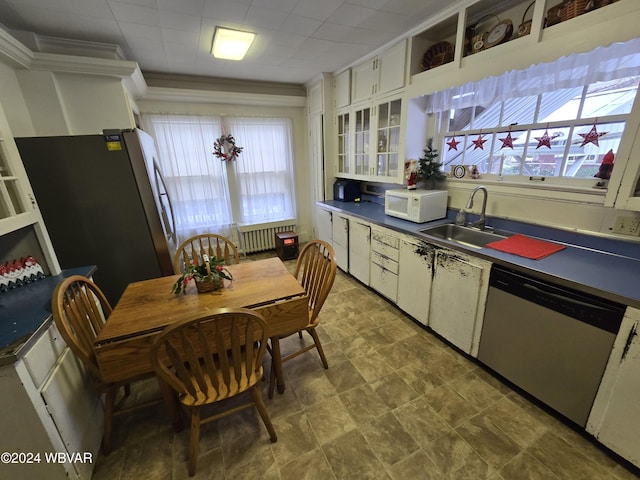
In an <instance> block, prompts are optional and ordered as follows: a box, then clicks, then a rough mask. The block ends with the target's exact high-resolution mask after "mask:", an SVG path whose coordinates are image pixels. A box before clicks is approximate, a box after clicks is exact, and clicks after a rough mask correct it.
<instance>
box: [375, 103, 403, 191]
mask: <svg viewBox="0 0 640 480" xmlns="http://www.w3.org/2000/svg"><path fill="white" fill-rule="evenodd" d="M377 112H378V115H377V122H376V125H377V127H376V165H375V175H376V176H377V177H393V178H397V177H398V175H399V173H400V172H399V170H398V169H399V165H400V119H401V113H402V100H400V99H395V100H390V101H387V102H384V103H380V104H378V107H377Z"/></svg>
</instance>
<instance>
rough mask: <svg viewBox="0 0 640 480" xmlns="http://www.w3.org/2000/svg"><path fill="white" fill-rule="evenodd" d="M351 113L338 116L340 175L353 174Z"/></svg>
mask: <svg viewBox="0 0 640 480" xmlns="http://www.w3.org/2000/svg"><path fill="white" fill-rule="evenodd" d="M349 135H350V131H349V112H345V113H342V114H338V173H351V168H350V167H351V165H350V161H351V158H350V155H349V150H350V149H349V146H350V137H349Z"/></svg>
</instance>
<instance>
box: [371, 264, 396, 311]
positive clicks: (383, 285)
mask: <svg viewBox="0 0 640 480" xmlns="http://www.w3.org/2000/svg"><path fill="white" fill-rule="evenodd" d="M371 287H372V288H373V289H374V290H376V291H377V292H379V293H380V294H382V295H384V296H385V297H387V298H388V299H389V300H391V301H392V302H395V301H396V299H397V298H398V275H396V274H394V273H392V272H390V271H389V270H386V269H384V268H382V267H381V266H380V265H377V264H375V263H372V264H371Z"/></svg>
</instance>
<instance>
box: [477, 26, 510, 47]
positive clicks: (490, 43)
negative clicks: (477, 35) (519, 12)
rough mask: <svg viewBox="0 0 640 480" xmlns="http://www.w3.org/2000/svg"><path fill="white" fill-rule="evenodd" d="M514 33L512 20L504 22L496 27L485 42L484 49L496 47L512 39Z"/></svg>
mask: <svg viewBox="0 0 640 480" xmlns="http://www.w3.org/2000/svg"><path fill="white" fill-rule="evenodd" d="M512 33H513V23H512V22H511V20H509V19H507V20H503V21H501V22H499V23H498V24H497V25H495V26H494V27H493V28H492V29H491V31H490V32H489V35H487V38H486V40H485V42H484V48H491V47H495V46H496V45H499V44H501V43H502V42H506V41H507V40H509V39H511V34H512Z"/></svg>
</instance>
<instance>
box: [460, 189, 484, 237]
mask: <svg viewBox="0 0 640 480" xmlns="http://www.w3.org/2000/svg"><path fill="white" fill-rule="evenodd" d="M478 190H482V191H483V192H484V198H483V200H482V211H481V212H480V218H479V219H478V220H477V221H476V222H473V223H472V224H471V226H472V227H477V228H479V229H480V230H484V227H485V223H486V221H487V218H486V214H485V212H486V210H487V197H488V196H489V194H488V193H487V189H486V187H484V186H483V185H478V186H477V187H476V188H474V189H473V192H471V195H470V196H469V201H468V202H467V206H466V207H465V210H470V209H471V208H473V197H475V195H476V192H477V191H478Z"/></svg>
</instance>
